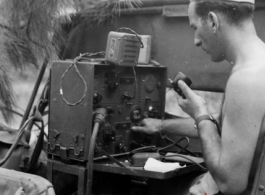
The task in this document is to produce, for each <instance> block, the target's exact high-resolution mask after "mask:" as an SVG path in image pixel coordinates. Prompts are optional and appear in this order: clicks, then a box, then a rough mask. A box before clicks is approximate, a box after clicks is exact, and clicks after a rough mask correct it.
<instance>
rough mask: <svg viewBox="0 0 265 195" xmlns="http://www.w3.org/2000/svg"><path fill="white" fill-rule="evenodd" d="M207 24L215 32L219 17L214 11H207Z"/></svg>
mask: <svg viewBox="0 0 265 195" xmlns="http://www.w3.org/2000/svg"><path fill="white" fill-rule="evenodd" d="M208 25H209V27H210V28H211V29H212V31H213V33H216V32H217V29H218V28H219V25H220V23H219V19H218V16H217V15H216V13H214V12H209V14H208Z"/></svg>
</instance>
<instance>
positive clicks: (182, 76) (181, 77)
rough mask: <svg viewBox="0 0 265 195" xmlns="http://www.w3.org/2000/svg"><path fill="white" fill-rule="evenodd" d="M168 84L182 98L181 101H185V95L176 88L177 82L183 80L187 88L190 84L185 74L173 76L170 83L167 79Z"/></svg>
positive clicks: (180, 73) (179, 73)
mask: <svg viewBox="0 0 265 195" xmlns="http://www.w3.org/2000/svg"><path fill="white" fill-rule="evenodd" d="M168 80H169V81H170V83H171V84H172V86H173V88H174V90H175V91H176V92H177V93H178V94H179V95H180V96H182V98H183V99H186V97H185V95H184V94H183V93H182V91H181V89H180V88H179V86H178V81H179V80H183V81H184V82H185V83H186V84H187V85H188V86H190V85H191V84H192V81H191V80H190V79H189V77H187V76H186V75H185V74H183V73H182V72H178V74H177V75H176V76H175V78H174V80H173V81H172V80H171V79H168Z"/></svg>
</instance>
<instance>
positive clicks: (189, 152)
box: [165, 136, 199, 157]
mask: <svg viewBox="0 0 265 195" xmlns="http://www.w3.org/2000/svg"><path fill="white" fill-rule="evenodd" d="M165 138H166V140H168V141H170V142H171V143H175V141H173V140H172V139H170V138H168V137H167V136H166V137H165ZM186 138H187V139H189V138H188V137H186ZM175 146H177V147H178V148H181V149H183V150H185V152H187V153H188V154H190V155H193V156H196V157H199V156H198V154H196V153H194V152H192V151H190V150H188V149H187V148H184V147H182V146H181V145H179V144H178V143H175Z"/></svg>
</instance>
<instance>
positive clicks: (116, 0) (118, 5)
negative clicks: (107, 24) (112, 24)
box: [79, 0, 142, 23]
mask: <svg viewBox="0 0 265 195" xmlns="http://www.w3.org/2000/svg"><path fill="white" fill-rule="evenodd" d="M80 1H81V2H80V4H79V5H81V6H82V9H79V14H80V15H81V17H83V18H86V20H87V21H89V22H94V21H96V22H98V23H101V22H103V21H105V20H106V19H112V18H115V17H116V16H119V15H120V11H121V10H122V9H127V10H128V11H130V10H134V9H135V8H138V7H140V6H141V5H142V2H141V0H90V1H89V0H80Z"/></svg>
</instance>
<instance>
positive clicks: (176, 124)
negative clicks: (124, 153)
mask: <svg viewBox="0 0 265 195" xmlns="http://www.w3.org/2000/svg"><path fill="white" fill-rule="evenodd" d="M132 130H134V131H140V132H143V133H146V134H150V135H153V134H159V133H160V132H159V131H161V134H162V135H180V136H188V137H193V138H198V132H197V131H196V130H195V128H194V119H193V118H176V119H167V120H161V119H152V118H147V119H144V120H143V121H141V122H140V124H139V126H134V127H132Z"/></svg>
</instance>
